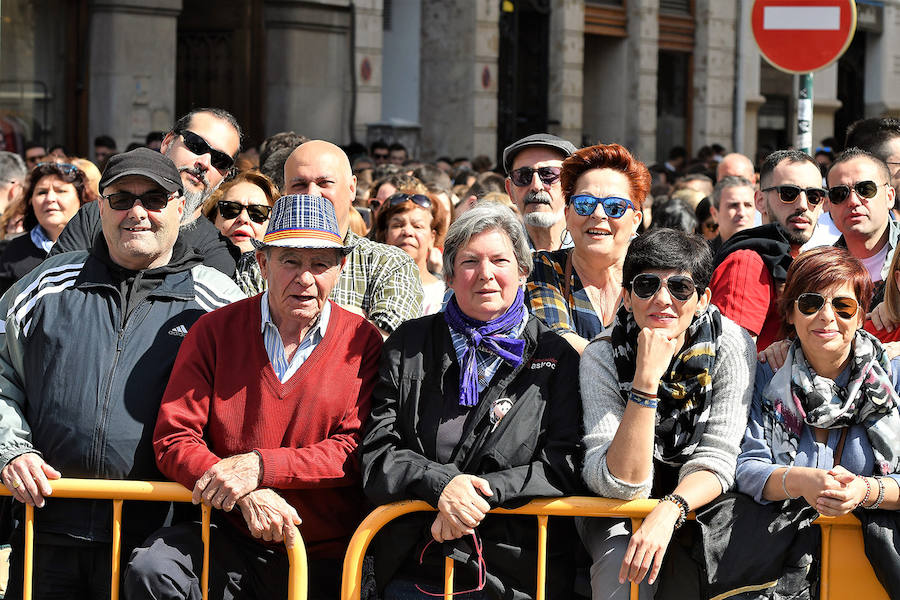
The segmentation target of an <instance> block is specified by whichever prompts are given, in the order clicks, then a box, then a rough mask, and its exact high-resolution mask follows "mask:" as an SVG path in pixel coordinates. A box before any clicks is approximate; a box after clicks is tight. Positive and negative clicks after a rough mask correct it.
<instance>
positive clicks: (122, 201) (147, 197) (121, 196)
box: [103, 190, 174, 211]
mask: <svg viewBox="0 0 900 600" xmlns="http://www.w3.org/2000/svg"><path fill="white" fill-rule="evenodd" d="M173 197H174V193H172V194H170V193H169V192H166V191H165V190H153V191H150V192H144V193H143V194H141V195H137V194H132V193H131V192H116V193H114V194H109V195H106V196H103V198H104V199H105V200H108V201H109V207H110V208H112V209H113V210H129V209H130V208H131V207H132V206H134V203H135V202H137V201H138V200H140V201H141V206H143V207H144V210H153V211H158V210H162V209H164V208H165V207H166V205H167V204H168V203H169V200H171V199H172V198H173Z"/></svg>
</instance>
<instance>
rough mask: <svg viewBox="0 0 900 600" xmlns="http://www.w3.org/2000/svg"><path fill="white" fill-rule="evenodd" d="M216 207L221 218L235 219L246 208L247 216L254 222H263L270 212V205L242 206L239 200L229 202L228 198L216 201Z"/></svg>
mask: <svg viewBox="0 0 900 600" xmlns="http://www.w3.org/2000/svg"><path fill="white" fill-rule="evenodd" d="M216 209H217V210H218V211H219V214H220V215H222V218H223V219H236V218H237V217H238V215H240V214H241V212H242V211H243V210H246V211H247V216H248V217H250V220H251V221H253V222H254V223H265V222H266V221H268V220H269V214H270V213H271V212H272V207H271V206H268V205H266V204H248V205H247V206H244V205H243V204H241V203H240V202H231V201H230V200H219V201H218V202H217V203H216Z"/></svg>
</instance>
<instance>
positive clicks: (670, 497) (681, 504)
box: [660, 494, 691, 529]
mask: <svg viewBox="0 0 900 600" xmlns="http://www.w3.org/2000/svg"><path fill="white" fill-rule="evenodd" d="M660 502H672V503H674V504H675V506H677V507H678V508H679V510H681V514H680V515H679V516H678V520H677V521H675V529H678V528H679V527H681V526H682V525H684V522H685V521H687V515H688V513H689V512H690V510H691V508H690V507H689V506H688V503H687V500H685V499H684V498H682V497H681V496H679V495H678V494H667V495H665V496H663V498H662V500H660Z"/></svg>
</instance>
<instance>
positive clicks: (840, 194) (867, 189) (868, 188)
mask: <svg viewBox="0 0 900 600" xmlns="http://www.w3.org/2000/svg"><path fill="white" fill-rule="evenodd" d="M881 185H887V184H886V183H883V184H881ZM879 187H881V186H880V185H879V184H877V183H875V182H874V181H868V180H867V181H857V182H856V183H854V184H853V185H852V186H849V185H833V186H831V187H830V188H828V199H829V200H831V203H832V204H840V203H841V202H843V201H844V200H846V199H847V198H849V197H850V190H851V189H852V190H854V191H856V195H857V196H859V197H860V198H866V199H868V198H874V197H875V194H877V193H878V188H879Z"/></svg>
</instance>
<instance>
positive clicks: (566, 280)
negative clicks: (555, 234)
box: [562, 248, 573, 303]
mask: <svg viewBox="0 0 900 600" xmlns="http://www.w3.org/2000/svg"><path fill="white" fill-rule="evenodd" d="M572 250H573V248H570V249H569V251H568V252H566V266H565V268H564V269H563V287H562V293H563V298H564V299H565V301H566V303H568V302H569V288H570V287H571V282H572Z"/></svg>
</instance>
